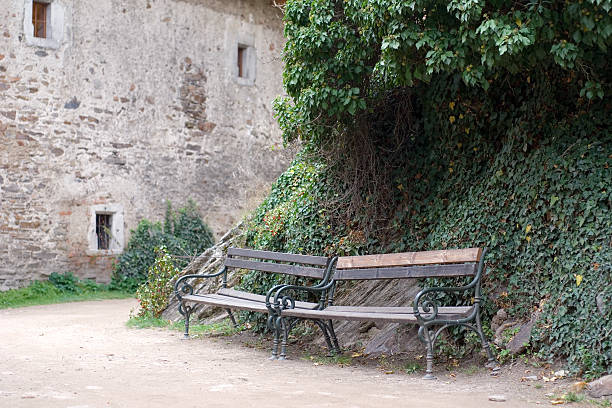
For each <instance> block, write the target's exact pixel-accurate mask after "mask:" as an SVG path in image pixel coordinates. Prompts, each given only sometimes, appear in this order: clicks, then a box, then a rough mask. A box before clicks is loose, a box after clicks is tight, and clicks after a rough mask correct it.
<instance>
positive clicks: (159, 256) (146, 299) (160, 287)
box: [136, 246, 180, 318]
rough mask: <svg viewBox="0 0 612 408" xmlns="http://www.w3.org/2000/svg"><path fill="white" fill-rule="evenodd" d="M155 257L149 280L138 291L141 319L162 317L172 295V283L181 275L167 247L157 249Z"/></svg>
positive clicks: (149, 272)
mask: <svg viewBox="0 0 612 408" xmlns="http://www.w3.org/2000/svg"><path fill="white" fill-rule="evenodd" d="M155 255H156V256H155V262H154V263H153V265H151V267H150V268H149V271H148V274H147V280H146V281H145V282H144V283H142V284H141V285H140V286H139V287H138V289H137V290H136V298H137V299H138V302H139V303H140V309H139V311H138V316H139V317H156V318H157V317H160V316H161V314H162V312H163V311H164V309H165V308H166V307H167V306H168V299H170V295H171V294H172V290H173V286H172V282H173V281H174V279H175V278H176V277H177V276H178V275H179V274H180V270H179V269H178V268H177V267H176V266H175V265H174V262H173V260H172V257H171V256H170V254H168V250H167V248H166V247H165V246H161V247H159V248H156V249H155Z"/></svg>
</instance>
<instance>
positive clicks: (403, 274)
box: [334, 264, 478, 281]
mask: <svg viewBox="0 0 612 408" xmlns="http://www.w3.org/2000/svg"><path fill="white" fill-rule="evenodd" d="M477 268H478V265H477V264H450V265H418V266H408V267H400V266H394V267H389V268H370V269H344V270H336V273H335V274H334V279H335V280H339V281H340V280H355V279H406V278H435V277H453V276H470V275H474V274H475V273H476V270H477Z"/></svg>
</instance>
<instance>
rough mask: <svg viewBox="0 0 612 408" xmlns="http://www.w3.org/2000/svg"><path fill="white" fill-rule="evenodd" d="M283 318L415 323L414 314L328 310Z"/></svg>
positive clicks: (295, 311)
mask: <svg viewBox="0 0 612 408" xmlns="http://www.w3.org/2000/svg"><path fill="white" fill-rule="evenodd" d="M467 314H469V313H467V312H466V313H460V314H455V313H439V314H438V319H445V320H458V319H462V318H464V317H466V316H467ZM282 315H283V316H291V317H301V318H304V319H330V320H354V321H355V320H356V321H372V322H381V323H417V322H418V320H417V318H416V316H415V315H414V314H409V313H366V312H338V311H333V310H329V309H323V310H306V309H288V310H284V311H283V312H282Z"/></svg>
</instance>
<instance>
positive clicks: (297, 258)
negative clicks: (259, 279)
mask: <svg viewBox="0 0 612 408" xmlns="http://www.w3.org/2000/svg"><path fill="white" fill-rule="evenodd" d="M227 255H229V256H241V257H245V258H255V259H269V260H272V261H279V262H295V263H302V264H308V265H318V266H325V265H327V258H326V257H324V256H312V255H299V254H286V253H282V252H272V251H259V250H255V249H245V248H233V247H232V248H228V250H227Z"/></svg>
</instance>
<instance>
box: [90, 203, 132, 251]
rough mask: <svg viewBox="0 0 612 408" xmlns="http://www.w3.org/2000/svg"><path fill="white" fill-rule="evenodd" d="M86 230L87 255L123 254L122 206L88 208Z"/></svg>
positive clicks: (103, 205)
mask: <svg viewBox="0 0 612 408" xmlns="http://www.w3.org/2000/svg"><path fill="white" fill-rule="evenodd" d="M89 220H90V221H89V228H88V229H87V240H88V249H87V254H88V255H96V256H97V255H116V254H120V253H122V252H123V245H124V231H123V206H122V205H121V204H101V205H94V206H92V207H90V218H89Z"/></svg>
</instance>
